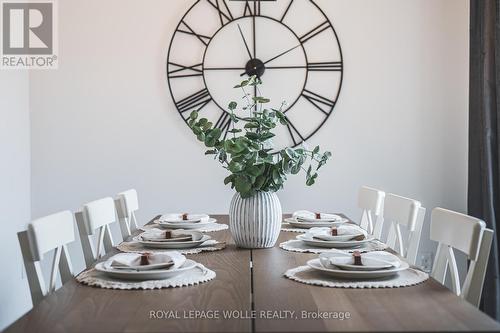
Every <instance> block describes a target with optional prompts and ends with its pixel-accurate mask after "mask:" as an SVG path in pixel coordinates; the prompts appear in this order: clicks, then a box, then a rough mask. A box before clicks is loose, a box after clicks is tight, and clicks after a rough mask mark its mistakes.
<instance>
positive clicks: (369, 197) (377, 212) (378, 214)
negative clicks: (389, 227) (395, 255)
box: [358, 186, 385, 238]
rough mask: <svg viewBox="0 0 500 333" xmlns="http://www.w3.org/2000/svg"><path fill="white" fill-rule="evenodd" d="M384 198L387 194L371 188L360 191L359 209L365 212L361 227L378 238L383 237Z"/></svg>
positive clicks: (365, 187)
mask: <svg viewBox="0 0 500 333" xmlns="http://www.w3.org/2000/svg"><path fill="white" fill-rule="evenodd" d="M384 197H385V192H383V191H380V190H377V189H374V188H371V187H367V186H363V187H361V189H360V190H359V195H358V207H359V208H361V209H362V210H363V212H362V215H361V220H360V226H361V227H362V228H363V229H365V230H366V231H367V232H368V233H369V234H371V235H373V236H375V237H376V238H380V237H381V235H382V227H383V222H384V220H383V218H382V207H383V204H384Z"/></svg>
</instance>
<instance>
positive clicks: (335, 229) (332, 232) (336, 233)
mask: <svg viewBox="0 0 500 333" xmlns="http://www.w3.org/2000/svg"><path fill="white" fill-rule="evenodd" d="M330 233H331V235H332V236H338V235H339V231H338V229H337V228H336V227H332V229H331V230H330Z"/></svg>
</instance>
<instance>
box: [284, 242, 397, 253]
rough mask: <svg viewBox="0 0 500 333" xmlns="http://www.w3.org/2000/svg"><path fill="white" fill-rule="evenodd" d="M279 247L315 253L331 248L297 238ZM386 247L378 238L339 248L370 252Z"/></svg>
mask: <svg viewBox="0 0 500 333" xmlns="http://www.w3.org/2000/svg"><path fill="white" fill-rule="evenodd" d="M280 248H282V249H283V250H286V251H291V252H300V253H316V254H318V253H323V252H326V251H329V250H331V249H329V248H326V247H313V246H310V245H307V244H306V243H304V242H303V241H301V240H298V239H291V240H289V241H286V242H283V243H281V244H280ZM387 248H389V247H388V246H387V245H386V244H384V243H382V242H380V241H378V240H374V241H371V242H368V243H365V244H364V245H363V246H360V247H357V248H354V249H340V250H344V251H347V252H353V251H361V252H363V251H367V252H370V251H382V250H385V249H387Z"/></svg>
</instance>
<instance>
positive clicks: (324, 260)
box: [320, 251, 401, 267]
mask: <svg viewBox="0 0 500 333" xmlns="http://www.w3.org/2000/svg"><path fill="white" fill-rule="evenodd" d="M320 261H321V264H322V265H323V266H328V265H329V264H331V265H334V266H335V265H354V258H353V256H352V254H351V253H347V252H344V251H332V252H330V253H324V254H322V255H320ZM361 263H362V264H363V266H366V267H379V266H387V265H390V266H392V267H399V266H400V265H401V260H400V259H399V258H398V257H397V256H395V255H393V254H391V253H389V252H385V251H373V252H368V253H361Z"/></svg>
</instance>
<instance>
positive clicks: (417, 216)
mask: <svg viewBox="0 0 500 333" xmlns="http://www.w3.org/2000/svg"><path fill="white" fill-rule="evenodd" d="M424 219H425V208H423V207H422V205H421V203H420V202H419V201H417V200H413V199H410V198H405V197H402V196H399V195H395V194H387V195H386V196H385V202H384V223H389V234H388V236H387V241H386V243H387V245H388V246H389V247H391V248H392V249H393V250H395V251H396V252H398V253H399V254H400V255H401V256H402V257H403V258H405V259H406V260H407V261H408V263H410V264H411V265H415V263H416V261H417V254H418V248H419V244H420V235H421V234H422V226H423V224H424ZM401 227H403V228H404V229H405V230H404V231H405V232H404V234H405V236H403V231H402V230H401Z"/></svg>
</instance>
